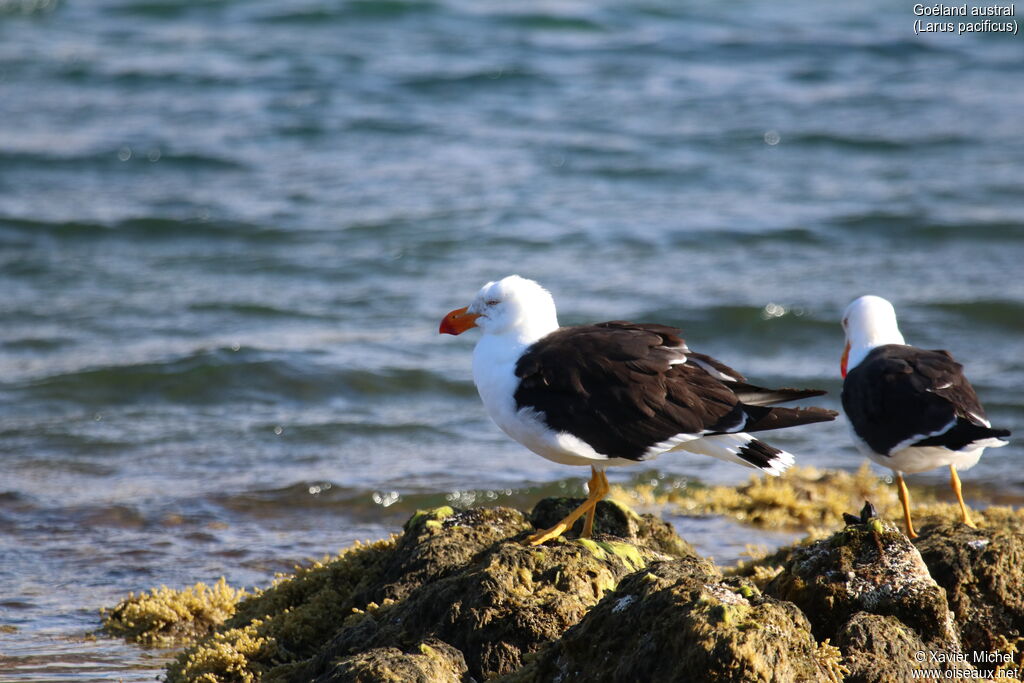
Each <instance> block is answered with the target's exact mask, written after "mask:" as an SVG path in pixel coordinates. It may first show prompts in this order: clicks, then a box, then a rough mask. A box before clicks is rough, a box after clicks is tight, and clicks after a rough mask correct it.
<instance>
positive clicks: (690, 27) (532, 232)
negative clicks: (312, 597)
mask: <svg viewBox="0 0 1024 683" xmlns="http://www.w3.org/2000/svg"><path fill="white" fill-rule="evenodd" d="M912 23H913V15H912V12H911V10H910V4H909V3H895V4H894V3H889V2H882V1H881V0H868V1H866V2H860V3H841V4H836V3H831V4H824V5H823V4H822V3H818V2H810V1H804V0H798V1H796V2H770V1H768V0H750V1H747V2H729V3H722V2H694V3H678V2H671V1H669V0H643V1H641V2H632V3H620V2H610V1H605V0H596V1H587V2H583V1H580V2H573V1H557V0H556V1H547V2H545V1H540V0H537V1H527V2H517V3H487V2H479V1H477V0H439V1H437V2H425V1H424V2H420V1H407V0H359V1H344V0H333V1H330V0H208V1H204V2H191V1H186V0H180V1H177V0H90V1H88V2H86V1H85V0H77V1H76V0H64V1H63V2H56V1H54V0H0V122H2V123H0V293H2V295H0V331H2V332H0V626H4V627H13V628H14V630H13V632H11V633H8V632H0V677H2V678H3V679H4V680H22V681H28V680H39V681H42V680H62V679H66V680H94V679H124V680H151V679H152V677H153V675H154V674H155V670H156V669H158V668H159V666H160V660H161V657H162V656H164V655H163V653H161V652H159V651H155V652H149V651H141V650H139V649H137V648H131V647H128V646H124V645H120V644H118V643H116V642H114V641H110V640H107V639H99V640H90V639H88V638H86V637H84V635H85V634H86V633H87V632H88V631H90V630H91V629H94V628H95V627H96V625H97V621H96V609H97V608H99V607H100V606H102V605H109V604H111V603H112V602H114V601H116V600H117V599H118V598H119V597H121V596H122V595H123V594H125V593H127V592H128V591H131V590H135V591H138V590H141V589H145V588H148V587H150V586H153V585H159V584H167V585H171V586H182V585H185V584H188V583H191V582H194V581H196V580H205V581H213V580H215V579H216V578H217V577H219V576H221V575H226V576H227V578H228V580H229V581H230V582H231V583H233V584H236V585H238V584H241V585H250V586H251V585H264V584H266V583H267V582H268V581H269V579H270V578H271V577H272V575H273V573H274V572H275V571H280V570H284V569H287V568H288V567H290V566H291V564H292V563H293V562H296V561H300V560H302V559H303V558H306V557H310V556H319V555H322V554H324V553H327V552H333V551H335V550H337V549H339V548H340V547H343V546H345V545H347V544H348V543H350V542H352V541H353V540H356V539H359V538H376V537H380V536H382V535H384V534H386V533H387V532H389V531H391V530H393V529H395V528H396V525H397V524H399V523H400V522H401V521H402V520H403V519H404V518H405V517H406V516H407V515H408V514H409V513H410V511H411V510H413V509H415V508H416V507H417V506H423V505H428V504H436V503H440V502H443V501H445V500H446V499H447V500H453V501H456V502H460V503H469V502H474V501H476V502H492V501H498V502H501V501H506V502H512V503H515V504H521V505H524V506H525V505H529V504H530V503H532V502H533V501H535V500H536V499H537V498H539V497H541V496H542V495H545V494H550V493H554V492H557V491H563V490H568V491H573V492H576V491H580V490H581V489H580V486H581V483H582V479H583V476H582V475H583V473H582V472H581V471H578V470H573V469H570V468H565V467H560V466H558V465H555V464H552V463H549V462H547V461H544V460H542V459H540V458H538V457H536V456H533V455H531V454H529V453H528V452H526V451H525V450H524V449H523V448H521V447H520V446H518V445H517V444H514V443H512V442H510V441H509V440H508V439H507V438H505V437H504V436H503V435H502V434H500V433H499V432H498V430H497V428H496V427H494V426H493V425H492V424H491V423H490V422H489V420H488V419H487V417H486V415H485V414H484V412H483V409H482V407H481V405H480V403H479V399H478V398H477V397H476V393H475V389H474V388H473V386H472V383H471V381H470V371H469V364H470V350H471V346H472V344H473V343H474V341H475V339H474V335H473V334H467V335H465V336H464V337H459V338H451V337H446V338H444V339H442V338H440V337H438V335H437V323H438V321H439V319H440V317H441V316H442V315H443V314H444V313H445V312H447V311H448V310H450V309H452V308H456V307H458V306H462V305H465V304H466V303H468V302H469V300H470V298H471V297H472V295H473V294H474V293H475V291H476V289H477V288H478V287H479V286H480V285H481V284H482V283H483V282H485V281H487V280H490V279H494V278H496V277H500V276H502V275H505V274H508V273H511V272H518V273H520V274H522V275H524V276H528V277H532V278H535V279H538V280H540V281H541V282H542V283H544V284H545V285H546V286H548V288H549V289H551V290H552V292H553V293H554V295H555V297H556V300H557V301H558V303H559V305H560V313H561V319H562V321H563V323H577V322H586V321H594V320H604V319H609V318H620V319H621V318H627V319H638V320H656V321H660V322H666V323H671V324H678V325H680V326H682V327H683V328H684V330H685V331H686V333H687V338H688V340H689V342H690V345H691V346H692V347H693V348H695V349H698V350H702V351H705V352H709V353H712V354H714V355H716V356H717V357H719V358H721V359H722V360H724V361H726V362H728V363H731V364H734V365H736V366H737V367H739V368H740V369H742V370H744V371H745V372H746V373H747V374H748V375H750V376H751V377H752V378H754V379H756V380H761V381H763V382H766V383H782V384H795V385H808V386H820V387H823V388H827V389H829V390H830V392H831V393H830V395H829V396H828V397H827V398H826V399H824V400H822V402H821V403H822V404H824V405H828V406H831V407H836V406H837V402H838V395H837V394H838V389H839V379H838V357H839V353H840V351H841V345H842V337H841V331H840V329H839V326H838V324H837V320H838V317H839V315H840V313H841V311H842V309H843V307H844V305H845V304H846V303H847V302H848V301H849V300H850V299H851V298H853V297H854V296H857V295H859V294H863V293H866V292H873V293H877V294H881V295H884V296H887V297H888V298H890V299H892V300H893V301H894V302H895V304H896V306H897V310H898V312H899V313H900V315H901V320H902V325H903V328H904V332H905V334H906V336H907V338H908V340H910V341H912V342H914V343H917V344H919V345H922V346H926V347H943V348H948V349H951V350H952V351H953V352H954V353H956V354H957V355H958V356H959V357H961V358H962V359H963V360H965V361H966V364H967V367H968V371H969V374H970V377H971V378H972V379H973V381H974V383H975V385H976V386H977V388H978V390H979V392H980V394H981V395H982V397H983V399H984V400H985V402H986V404H987V406H988V407H989V412H990V416H991V418H992V420H993V422H996V423H999V424H1001V425H1005V426H1006V427H1009V428H1011V429H1015V430H1016V431H1017V432H1018V433H1020V432H1022V431H1024V401H1022V398H1021V392H1020V387H1021V386H1022V384H1024V361H1022V360H1021V359H1022V358H1024V334H1022V333H1024V277H1022V275H1021V274H1022V266H1021V263H1022V261H1024V201H1022V196H1024V194H1022V190H1024V187H1022V179H1024V136H1022V135H1021V132H1022V131H1021V112H1022V111H1024V87H1022V86H1024V59H1022V56H1024V43H1021V41H1020V40H1019V39H1014V38H1007V37H1005V36H1000V35H970V36H961V37H955V36H944V37H942V38H941V39H935V40H930V39H923V38H917V37H915V36H914V35H913V33H912ZM772 441H773V443H777V444H779V445H781V446H784V447H786V448H789V449H790V450H793V451H794V452H796V453H797V454H798V456H799V459H800V461H801V462H803V463H809V464H814V465H822V466H832V467H845V468H853V467H856V466H857V465H859V463H860V459H859V458H858V457H857V456H856V455H855V454H854V452H853V450H852V448H851V446H850V445H849V442H848V438H847V435H846V428H845V426H844V425H843V424H842V423H834V424H829V425H819V426H814V427H808V428H804V429H798V430H794V431H790V432H787V433H785V434H780V435H778V436H777V437H774V438H773V439H772ZM1019 458H1020V447H1019V446H1018V445H1016V444H1013V445H1011V446H1009V447H1007V448H1003V449H1001V450H998V451H990V452H989V454H988V455H986V457H985V458H984V459H983V460H982V462H981V463H980V464H979V465H978V466H977V467H976V468H975V469H974V470H972V471H971V472H970V473H969V474H968V475H967V477H966V481H967V484H966V486H967V487H968V495H969V496H972V495H973V496H975V497H985V496H987V497H989V498H991V497H1004V498H1006V497H1009V498H1013V497H1015V496H1021V495H1024V476H1022V475H1021V474H1020V472H1021V469H1020V465H1019V462H1020V460H1019ZM655 467H657V469H654V468H655ZM747 475H748V472H747V471H745V470H741V469H739V468H735V467H732V466H730V465H727V464H724V463H720V462H718V461H713V460H711V459H707V458H699V457H697V456H687V455H682V454H680V455H678V456H671V457H665V458H663V459H661V460H660V461H658V462H657V463H656V465H650V466H647V468H646V469H644V468H640V469H638V470H633V471H632V472H615V473H613V479H615V480H616V481H628V480H629V478H630V477H631V476H639V477H644V478H649V477H658V476H660V477H664V478H689V479H700V480H702V481H706V482H738V481H741V480H744V479H745V478H746V477H747ZM918 480H919V481H932V482H935V483H936V484H938V483H941V481H942V480H943V474H942V472H939V471H936V472H933V473H930V474H925V475H919V478H918ZM675 521H676V523H677V526H678V527H679V529H680V531H681V532H682V533H683V534H684V535H687V536H690V537H692V538H695V539H696V540H697V541H698V543H699V544H700V545H701V548H702V549H703V550H704V551H705V552H708V553H711V554H714V555H716V557H718V558H719V559H728V558H731V557H735V556H736V555H737V554H738V553H739V552H740V551H742V548H743V545H744V543H746V542H747V541H748V540H750V538H751V536H750V534H751V533H752V532H750V531H749V530H743V529H740V528H738V527H733V526H730V525H727V524H725V523H723V522H721V521H715V520H710V521H701V520H692V519H686V518H678V519H676V520H675ZM723 525H725V528H723ZM757 538H760V537H757ZM765 538H768V539H769V540H768V541H767V542H772V541H771V540H770V539H771V538H772V537H767V536H766V537H765ZM723 539H724V540H723ZM780 542H781V541H780ZM5 630H10V629H5Z"/></svg>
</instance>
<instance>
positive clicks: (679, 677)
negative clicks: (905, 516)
mask: <svg viewBox="0 0 1024 683" xmlns="http://www.w3.org/2000/svg"><path fill="white" fill-rule="evenodd" d="M838 673H839V668H838V661H837V657H836V654H835V653H831V652H829V651H828V650H827V648H826V649H825V651H823V652H819V647H818V643H817V642H816V641H815V640H814V638H813V636H812V635H811V627H810V624H809V623H808V622H807V619H806V618H805V617H804V615H803V614H801V612H800V610H798V609H797V608H796V606H795V605H793V604H792V603H786V602H781V601H778V600H775V599H773V598H770V597H766V596H764V595H761V594H760V593H759V592H758V591H757V590H756V589H754V588H753V587H752V586H751V585H750V584H741V583H738V582H737V583H733V584H730V583H726V582H723V580H722V576H721V574H720V573H719V571H718V569H717V568H716V567H715V566H714V565H712V564H711V563H709V562H708V561H707V560H703V559H697V558H684V559H680V560H675V561H669V562H656V563H653V564H652V565H650V566H649V567H647V568H645V569H644V570H642V571H640V572H637V573H635V574H632V575H631V576H629V577H627V578H626V579H625V580H623V581H622V583H620V584H619V587H618V589H617V590H616V591H615V592H613V593H612V594H610V595H609V596H607V597H606V598H605V599H604V600H602V601H601V602H600V603H599V604H598V605H597V606H596V607H594V608H593V609H592V610H590V612H589V613H588V614H587V615H586V616H585V617H584V618H583V620H582V621H581V622H580V623H579V624H578V625H577V626H575V627H573V628H572V629H570V630H569V631H568V633H566V634H565V635H564V636H563V637H562V638H561V639H559V640H558V641H556V642H554V643H552V644H551V645H550V646H548V647H547V648H546V649H544V650H543V651H542V652H541V653H539V654H538V655H537V656H536V657H535V658H533V660H532V661H531V662H530V663H529V664H528V665H527V666H526V667H524V668H523V669H522V670H521V671H519V672H517V673H516V674H514V675H512V676H509V677H508V678H507V679H503V680H506V681H508V683H513V682H521V681H552V680H557V681H566V682H568V681H624V682H625V681H693V680H705V681H737V682H739V681H775V680H778V681H787V680H788V681H829V680H837V678H836V677H837V675H838Z"/></svg>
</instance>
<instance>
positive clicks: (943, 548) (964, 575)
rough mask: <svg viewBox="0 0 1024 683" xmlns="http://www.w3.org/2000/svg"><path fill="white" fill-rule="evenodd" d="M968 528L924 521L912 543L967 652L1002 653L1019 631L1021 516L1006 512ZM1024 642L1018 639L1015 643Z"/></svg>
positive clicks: (1023, 606)
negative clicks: (1002, 518) (939, 591)
mask: <svg viewBox="0 0 1024 683" xmlns="http://www.w3.org/2000/svg"><path fill="white" fill-rule="evenodd" d="M999 512H1000V511H999V510H993V511H991V512H990V513H989V514H987V515H986V518H992V519H986V521H987V522H988V524H987V525H986V526H982V527H981V528H978V529H972V528H970V527H968V526H965V525H963V524H960V523H958V522H950V521H946V520H936V521H931V522H928V523H926V524H924V525H923V526H922V527H921V530H920V535H919V536H918V538H917V539H916V540H915V541H914V544H915V545H916V546H917V549H918V550H919V551H920V553H921V557H922V558H923V560H924V563H925V564H926V565H927V566H928V571H929V573H930V574H931V576H932V578H934V579H935V581H936V582H937V583H938V584H939V585H940V586H942V587H943V588H944V589H945V591H946V598H947V600H948V602H949V607H950V609H951V610H952V611H953V614H954V615H956V620H957V622H958V624H959V629H960V635H961V640H962V642H963V647H964V649H965V650H968V651H982V650H986V651H1002V652H1005V651H1006V650H1007V648H1008V646H1009V645H1010V644H1012V643H1014V642H1015V641H1017V640H1018V639H1020V638H1021V636H1022V634H1024V520H1019V519H1015V518H1014V517H1012V516H1009V517H1008V518H1007V519H1006V522H1005V523H1004V524H1002V525H999V524H994V523H993V522H995V521H996V519H995V518H996V516H997V515H999ZM1021 645H1022V646H1024V642H1022V643H1021Z"/></svg>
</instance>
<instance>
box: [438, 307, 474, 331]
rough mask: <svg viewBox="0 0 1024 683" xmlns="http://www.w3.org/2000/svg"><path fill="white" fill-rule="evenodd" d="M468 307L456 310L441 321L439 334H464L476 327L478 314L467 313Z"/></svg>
mask: <svg viewBox="0 0 1024 683" xmlns="http://www.w3.org/2000/svg"><path fill="white" fill-rule="evenodd" d="M467 308H469V307H468V306H464V307H462V308H456V309H455V310H454V311H452V312H451V313H449V314H448V315H446V316H445V317H444V318H443V319H442V320H441V327H440V329H439V330H438V333H439V334H462V333H463V332H465V331H466V330H468V329H469V328H471V327H476V319H477V318H479V317H480V315H479V314H477V313H467V312H466V309H467Z"/></svg>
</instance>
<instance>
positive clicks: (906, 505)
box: [896, 472, 917, 538]
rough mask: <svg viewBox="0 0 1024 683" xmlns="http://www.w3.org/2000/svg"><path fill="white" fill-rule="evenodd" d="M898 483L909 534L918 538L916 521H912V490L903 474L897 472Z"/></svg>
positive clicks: (904, 519)
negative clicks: (909, 489) (908, 488)
mask: <svg viewBox="0 0 1024 683" xmlns="http://www.w3.org/2000/svg"><path fill="white" fill-rule="evenodd" d="M896 484H897V485H898V486H899V492H900V502H901V503H902V504H903V521H905V522H906V523H907V536H908V537H910V538H917V532H916V531H914V523H913V522H912V521H910V491H908V490H907V483H906V482H905V481H903V474H902V473H900V472H897V473H896Z"/></svg>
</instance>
